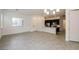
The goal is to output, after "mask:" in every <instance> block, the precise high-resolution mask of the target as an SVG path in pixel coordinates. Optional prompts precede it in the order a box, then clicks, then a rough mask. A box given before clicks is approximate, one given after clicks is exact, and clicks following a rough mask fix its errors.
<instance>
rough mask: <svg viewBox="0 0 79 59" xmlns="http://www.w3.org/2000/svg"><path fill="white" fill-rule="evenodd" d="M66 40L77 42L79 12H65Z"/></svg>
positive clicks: (78, 37)
mask: <svg viewBox="0 0 79 59" xmlns="http://www.w3.org/2000/svg"><path fill="white" fill-rule="evenodd" d="M66 40H67V41H77V42H79V10H66Z"/></svg>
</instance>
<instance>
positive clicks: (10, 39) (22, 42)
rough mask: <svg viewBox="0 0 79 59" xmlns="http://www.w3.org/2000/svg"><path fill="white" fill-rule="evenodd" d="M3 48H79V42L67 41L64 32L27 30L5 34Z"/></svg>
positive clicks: (1, 43) (1, 41)
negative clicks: (52, 32)
mask: <svg viewBox="0 0 79 59" xmlns="http://www.w3.org/2000/svg"><path fill="white" fill-rule="evenodd" d="M0 49H1V50H78V49H79V43H78V42H66V41H65V35H64V33H59V34H57V35H54V34H50V33H45V32H26V33H19V34H12V35H6V36H3V37H2V39H1V40H0Z"/></svg>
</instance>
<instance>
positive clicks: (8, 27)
mask: <svg viewBox="0 0 79 59" xmlns="http://www.w3.org/2000/svg"><path fill="white" fill-rule="evenodd" d="M12 17H19V18H23V22H24V23H23V26H22V27H13V26H12ZM31 22H32V15H24V14H20V13H15V12H6V13H4V20H3V27H4V29H3V35H7V34H14V33H21V32H27V31H32V23H31Z"/></svg>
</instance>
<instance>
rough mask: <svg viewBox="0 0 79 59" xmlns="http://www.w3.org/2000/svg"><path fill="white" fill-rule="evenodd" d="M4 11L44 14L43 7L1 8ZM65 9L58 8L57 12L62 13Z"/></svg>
mask: <svg viewBox="0 0 79 59" xmlns="http://www.w3.org/2000/svg"><path fill="white" fill-rule="evenodd" d="M3 10H4V11H6V12H17V13H22V14H34V15H46V14H45V13H44V9H3ZM64 12H65V10H64V9H62V10H60V12H59V13H57V14H64Z"/></svg>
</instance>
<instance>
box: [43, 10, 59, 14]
mask: <svg viewBox="0 0 79 59" xmlns="http://www.w3.org/2000/svg"><path fill="white" fill-rule="evenodd" d="M51 12H52V14H56V12H60V9H49V10H47V9H44V13H46V14H47V15H49V14H50V15H52V14H51Z"/></svg>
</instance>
